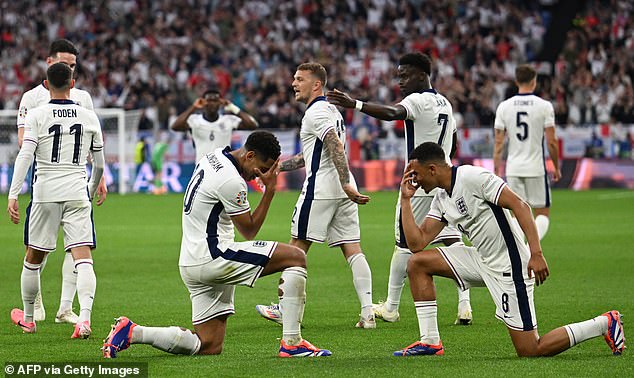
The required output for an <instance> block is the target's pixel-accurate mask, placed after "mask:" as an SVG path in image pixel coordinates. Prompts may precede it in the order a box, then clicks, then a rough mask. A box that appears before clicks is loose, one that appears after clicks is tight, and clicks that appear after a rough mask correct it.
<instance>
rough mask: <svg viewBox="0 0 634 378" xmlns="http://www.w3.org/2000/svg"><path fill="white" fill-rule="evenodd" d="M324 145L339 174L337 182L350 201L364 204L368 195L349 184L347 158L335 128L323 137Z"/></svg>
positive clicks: (368, 199) (368, 198)
mask: <svg viewBox="0 0 634 378" xmlns="http://www.w3.org/2000/svg"><path fill="white" fill-rule="evenodd" d="M324 145H325V146H326V150H327V151H328V154H329V155H330V159H332V162H333V163H334V164H335V169H337V174H338V175H339V183H340V184H341V187H342V188H343V191H344V192H346V195H347V196H348V198H350V200H351V201H352V202H356V203H358V204H360V205H365V204H366V203H368V201H370V197H368V196H365V195H363V194H361V193H359V192H358V191H357V190H356V189H355V188H354V186H353V185H352V184H350V169H349V168H348V159H347V158H346V153H345V151H344V149H343V144H342V143H341V141H340V140H339V138H338V137H337V133H336V132H335V130H334V129H333V130H330V131H328V132H327V133H326V136H325V137H324Z"/></svg>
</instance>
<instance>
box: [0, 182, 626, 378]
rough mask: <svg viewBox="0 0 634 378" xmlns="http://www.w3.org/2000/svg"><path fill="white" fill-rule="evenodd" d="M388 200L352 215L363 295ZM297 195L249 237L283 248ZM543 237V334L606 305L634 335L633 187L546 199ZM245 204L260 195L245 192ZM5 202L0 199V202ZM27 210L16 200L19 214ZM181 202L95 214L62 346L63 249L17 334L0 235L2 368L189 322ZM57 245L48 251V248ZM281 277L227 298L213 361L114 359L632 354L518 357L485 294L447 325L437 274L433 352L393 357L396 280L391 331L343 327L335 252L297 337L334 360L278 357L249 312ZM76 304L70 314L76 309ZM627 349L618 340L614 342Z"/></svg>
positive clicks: (442, 363) (608, 363)
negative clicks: (459, 320) (119, 328)
mask: <svg viewBox="0 0 634 378" xmlns="http://www.w3.org/2000/svg"><path fill="white" fill-rule="evenodd" d="M396 195H397V194H396V192H380V193H372V194H371V196H372V200H371V202H370V204H369V205H367V206H363V207H361V208H360V221H361V228H362V233H361V236H362V241H361V242H362V246H363V249H364V252H365V254H366V256H367V259H368V262H369V264H370V267H371V269H372V275H373V289H374V301H375V302H376V301H378V300H381V299H385V296H386V291H387V277H388V270H389V263H390V258H391V254H392V249H393V244H394V243H393V216H394V215H393V214H394V204H395V200H396ZM296 198H297V193H278V194H277V195H276V198H275V199H274V201H273V205H272V207H271V210H270V212H269V215H268V218H267V220H266V221H265V223H264V226H263V227H262V230H261V231H260V233H259V234H258V239H263V240H277V241H284V242H286V241H288V240H289V229H290V217H291V214H292V212H293V207H294V204H295V200H296ZM553 198H554V200H553V208H552V214H551V223H550V230H549V232H548V234H547V235H546V237H545V239H544V240H543V242H542V248H543V251H544V255H545V257H546V259H547V261H548V264H549V267H550V272H551V275H550V277H549V279H548V280H547V281H546V283H545V284H544V285H543V286H540V287H538V288H536V290H535V306H536V312H537V321H538V324H539V331H540V333H541V334H543V333H545V332H547V331H549V330H551V329H553V328H556V327H558V326H561V325H564V324H567V323H572V322H578V321H583V320H586V319H590V318H592V317H594V316H597V315H599V314H601V313H603V312H605V311H608V310H611V309H617V310H619V311H621V313H623V314H624V315H625V318H624V323H625V334H626V337H628V336H629V337H631V338H632V340H634V327H630V326H629V324H630V317H631V318H632V319H634V274H633V272H634V249H633V248H632V245H631V242H632V234H633V231H632V230H633V227H634V191H623V190H594V191H587V192H572V191H561V190H559V191H554V192H553ZM249 199H250V202H251V206H252V208H255V206H256V205H257V203H258V201H259V197H258V195H257V194H250V197H249ZM5 203H6V202H5ZM27 203H28V198H27V197H26V196H23V197H21V201H20V206H21V211H22V216H24V209H25V208H26V205H27ZM181 206H182V195H180V194H172V195H167V196H151V195H140V194H137V195H127V196H118V195H114V194H111V195H110V196H109V197H108V200H107V202H106V203H105V205H104V206H102V207H99V208H95V211H94V218H95V224H96V230H97V245H98V248H97V250H96V251H95V252H94V254H93V257H94V261H95V271H96V275H97V293H96V297H95V302H94V308H93V315H92V330H93V335H92V337H91V338H90V339H88V340H71V339H70V335H71V333H72V331H73V329H72V326H71V325H68V324H55V322H54V318H55V311H56V310H57V307H58V304H59V293H60V286H61V265H62V258H63V256H62V255H63V253H62V252H60V251H57V252H55V253H54V254H53V255H52V256H50V258H49V260H48V264H47V266H46V269H45V270H44V272H43V275H42V290H43V299H44V304H45V307H46V311H47V318H46V320H45V321H43V322H39V323H38V333H36V334H33V335H27V334H22V333H21V332H20V330H19V329H18V328H17V327H15V326H14V325H13V324H12V323H11V321H10V318H9V312H10V310H11V308H13V307H20V308H21V307H22V302H21V297H20V272H21V269H22V260H23V249H24V247H23V245H22V233H23V222H22V223H21V224H20V225H19V226H15V225H13V224H11V223H10V222H9V220H8V219H6V218H5V219H4V220H3V221H2V223H1V224H2V226H1V227H0V231H1V232H0V245H2V251H1V252H2V253H0V267H1V268H0V269H1V272H2V275H1V277H2V284H0V297H1V298H2V301H1V303H2V306H1V308H0V313H1V314H2V321H1V322H0V361H2V362H3V363H4V362H7V361H37V362H44V361H49V362H110V361H104V360H103V359H102V357H101V352H100V347H101V345H102V340H103V338H104V337H105V336H106V335H107V334H108V332H109V330H110V324H111V323H112V321H113V318H115V317H117V316H120V315H125V316H128V317H129V318H130V319H131V320H133V321H135V322H138V323H140V324H142V325H151V326H169V325H180V326H183V327H189V328H191V307H190V302H189V296H188V292H187V289H186V288H185V286H184V284H183V283H182V282H181V279H180V276H179V272H178V265H177V264H178V255H179V248H180V239H181V225H180V222H181ZM59 245H61V242H60V243H58V246H59ZM278 278H279V274H275V275H272V276H268V277H264V278H261V279H260V280H258V281H257V283H256V286H255V288H252V289H251V288H247V287H239V288H238V289H237V290H236V314H235V315H234V316H231V317H230V318H229V321H228V326H227V336H226V339H225V345H224V351H223V353H222V354H221V355H219V356H194V357H189V356H175V355H170V354H168V353H164V352H161V351H159V350H156V349H153V348H152V347H150V346H147V345H133V346H131V348H130V349H128V350H125V351H122V352H121V353H120V354H119V358H118V359H117V360H113V361H112V362H117V361H121V362H144V363H147V364H148V366H149V375H150V376H152V377H155V376H164V377H177V376H187V377H199V376H200V377H202V376H218V377H238V376H267V377H268V376H271V377H272V376H276V377H285V376H324V377H326V376H345V377H352V376H388V377H392V376H394V377H403V376H410V375H422V374H424V375H426V376H455V377H461V376H574V377H578V376H605V375H607V374H609V375H617V376H634V357H633V355H632V353H634V350H627V349H626V350H625V352H624V353H623V355H622V356H620V357H616V356H612V353H611V352H610V350H609V348H608V346H607V345H606V344H605V342H604V341H603V338H596V339H593V340H590V341H587V342H585V343H583V344H580V345H578V346H576V347H575V348H573V349H571V350H569V351H566V352H564V353H563V354H561V355H559V356H556V357H553V358H538V359H527V358H517V357H516V355H515V351H514V348H513V345H512V344H511V341H510V338H509V336H508V333H507V331H506V327H505V326H504V325H503V324H502V323H501V322H500V321H498V320H496V319H495V317H494V312H495V307H494V304H493V302H492V300H491V298H490V297H489V294H488V292H487V291H486V289H485V288H476V289H473V290H472V292H471V298H472V307H473V311H474V320H473V325H471V326H456V325H453V321H454V319H455V315H456V304H457V299H456V298H457V294H456V288H455V285H454V284H453V282H451V281H449V280H447V279H442V278H437V279H436V285H437V293H438V326H439V329H440V335H441V338H442V341H443V344H444V346H445V355H444V356H442V357H436V356H427V357H413V358H397V357H393V356H392V352H393V351H395V350H397V349H401V348H403V347H405V346H407V345H409V344H410V343H412V342H414V341H416V339H417V338H418V324H417V320H416V312H415V310H414V306H413V301H412V298H411V295H410V292H409V286H406V288H405V290H404V292H403V300H402V304H401V309H400V314H401V320H400V322H398V323H384V322H382V321H380V320H378V321H377V328H376V329H374V330H361V329H355V328H354V324H355V322H356V321H357V320H358V314H359V304H358V300H357V297H356V293H355V291H354V288H353V285H352V279H351V273H350V269H349V268H348V265H347V263H346V261H345V260H344V258H343V257H342V254H341V252H340V250H339V249H330V250H329V249H328V248H327V247H325V246H322V245H314V246H313V248H312V249H311V251H310V253H309V255H308V282H307V290H306V291H307V303H306V310H305V316H304V324H303V326H304V328H303V331H302V334H303V336H304V337H305V338H306V339H307V340H309V341H310V342H312V343H313V344H315V345H316V346H318V347H321V348H326V349H330V350H331V351H332V352H333V356H331V357H328V358H316V359H281V358H278V357H276V355H277V350H278V348H279V338H280V337H281V327H280V326H278V325H276V324H274V323H271V322H268V321H265V320H264V319H262V318H260V317H259V316H258V315H257V313H256V312H255V310H254V306H255V305H256V304H268V303H269V302H271V301H277V280H278ZM78 307H79V305H78V303H77V300H75V305H74V308H75V311H76V312H78ZM626 344H627V342H626Z"/></svg>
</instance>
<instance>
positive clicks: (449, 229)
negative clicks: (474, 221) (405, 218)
mask: <svg viewBox="0 0 634 378" xmlns="http://www.w3.org/2000/svg"><path fill="white" fill-rule="evenodd" d="M433 199H434V197H430V196H416V197H412V198H411V200H410V201H411V202H412V212H413V213H414V220H415V221H416V224H418V225H420V224H422V223H423V220H425V217H426V216H427V213H429V209H430V208H431V201H432V200H433ZM394 238H395V240H396V245H397V246H399V247H401V248H407V243H406V242H405V235H404V233H403V224H402V221H401V194H400V192H399V195H398V201H397V202H396V215H395V216H394ZM444 239H458V240H462V234H460V231H458V229H456V228H455V227H454V226H452V225H450V224H448V225H446V226H445V228H443V229H442V231H440V233H439V234H438V236H436V239H434V240H433V241H432V242H431V243H430V244H435V243H439V242H441V241H442V240H444Z"/></svg>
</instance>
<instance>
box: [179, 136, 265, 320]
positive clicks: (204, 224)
mask: <svg viewBox="0 0 634 378" xmlns="http://www.w3.org/2000/svg"><path fill="white" fill-rule="evenodd" d="M229 152H230V150H229V148H228V147H227V148H225V149H224V150H222V149H216V150H215V151H213V152H211V153H209V154H207V155H205V156H204V157H203V159H201V160H200V161H199V162H198V164H197V165H196V169H195V170H194V174H193V175H192V178H191V180H190V181H189V185H188V186H187V190H186V191H185V199H184V202H183V216H182V225H183V238H182V242H181V251H180V258H179V262H178V265H179V267H180V273H181V278H182V279H183V282H184V283H185V285H186V286H187V289H188V290H189V292H190V298H191V301H192V322H193V324H201V323H204V322H206V321H208V320H210V319H212V318H216V317H219V316H223V315H230V314H234V313H235V310H234V305H233V297H234V290H235V285H246V286H250V287H252V286H253V285H254V284H255V281H256V280H257V278H258V277H259V276H260V274H262V271H263V270H264V267H265V266H266V264H267V263H268V261H269V259H270V257H271V255H272V254H273V251H274V250H275V247H276V245H277V242H272V241H261V240H255V241H247V242H235V241H234V236H235V234H234V228H233V222H232V221H231V216H236V215H240V214H244V213H248V212H249V211H251V207H250V206H249V201H248V200H247V183H246V182H245V181H244V179H243V178H242V176H241V175H240V168H239V166H238V163H237V162H236V160H235V159H234V158H233V156H231V154H230V153H229Z"/></svg>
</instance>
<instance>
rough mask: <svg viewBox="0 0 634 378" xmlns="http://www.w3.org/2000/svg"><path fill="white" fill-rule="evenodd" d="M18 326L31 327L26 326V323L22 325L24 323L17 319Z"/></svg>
mask: <svg viewBox="0 0 634 378" xmlns="http://www.w3.org/2000/svg"><path fill="white" fill-rule="evenodd" d="M18 326H20V327H24V328H28V329H31V327H29V326H27V325H24V323H22V321H21V320H18Z"/></svg>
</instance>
